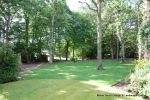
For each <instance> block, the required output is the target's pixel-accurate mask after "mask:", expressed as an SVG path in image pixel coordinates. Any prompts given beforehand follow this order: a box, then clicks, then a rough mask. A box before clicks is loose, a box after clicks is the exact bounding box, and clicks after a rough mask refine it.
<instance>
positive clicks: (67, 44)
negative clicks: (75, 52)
mask: <svg viewBox="0 0 150 100" xmlns="http://www.w3.org/2000/svg"><path fill="white" fill-rule="evenodd" d="M68 49H69V41H66V61H68V53H69V50H68Z"/></svg>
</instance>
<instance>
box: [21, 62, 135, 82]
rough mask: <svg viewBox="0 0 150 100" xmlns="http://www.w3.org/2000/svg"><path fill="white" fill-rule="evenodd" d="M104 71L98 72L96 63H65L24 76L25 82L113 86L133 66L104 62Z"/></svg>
mask: <svg viewBox="0 0 150 100" xmlns="http://www.w3.org/2000/svg"><path fill="white" fill-rule="evenodd" d="M103 66H104V70H102V71H100V70H96V61H83V62H75V63H74V62H65V63H57V64H52V65H50V64H49V65H46V66H42V67H40V68H38V69H35V70H33V71H30V72H28V73H26V74H25V75H24V76H23V80H32V79H73V80H97V81H101V82H103V83H104V84H108V85H112V84H114V83H116V82H118V81H120V80H123V79H124V78H126V76H127V75H128V74H129V72H130V70H131V68H132V66H133V65H132V64H131V63H124V64H121V63H120V62H119V61H117V60H104V61H103Z"/></svg>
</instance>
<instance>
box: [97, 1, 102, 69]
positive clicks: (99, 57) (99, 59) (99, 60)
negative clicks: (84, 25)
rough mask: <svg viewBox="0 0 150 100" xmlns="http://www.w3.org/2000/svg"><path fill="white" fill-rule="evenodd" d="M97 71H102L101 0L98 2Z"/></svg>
mask: <svg viewBox="0 0 150 100" xmlns="http://www.w3.org/2000/svg"><path fill="white" fill-rule="evenodd" d="M97 8H98V9H97V70H102V69H103V66H102V29H101V28H102V20H101V0H97Z"/></svg>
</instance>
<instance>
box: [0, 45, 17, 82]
mask: <svg viewBox="0 0 150 100" xmlns="http://www.w3.org/2000/svg"><path fill="white" fill-rule="evenodd" d="M18 74H19V67H18V61H17V55H16V54H15V53H14V51H13V48H12V46H11V45H10V44H3V45H1V46H0V83H6V82H10V81H15V80H17V77H18Z"/></svg>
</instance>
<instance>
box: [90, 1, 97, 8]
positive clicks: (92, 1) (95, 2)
mask: <svg viewBox="0 0 150 100" xmlns="http://www.w3.org/2000/svg"><path fill="white" fill-rule="evenodd" d="M91 2H92V3H93V4H94V6H95V7H96V8H97V4H96V2H95V1H94V0H91Z"/></svg>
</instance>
